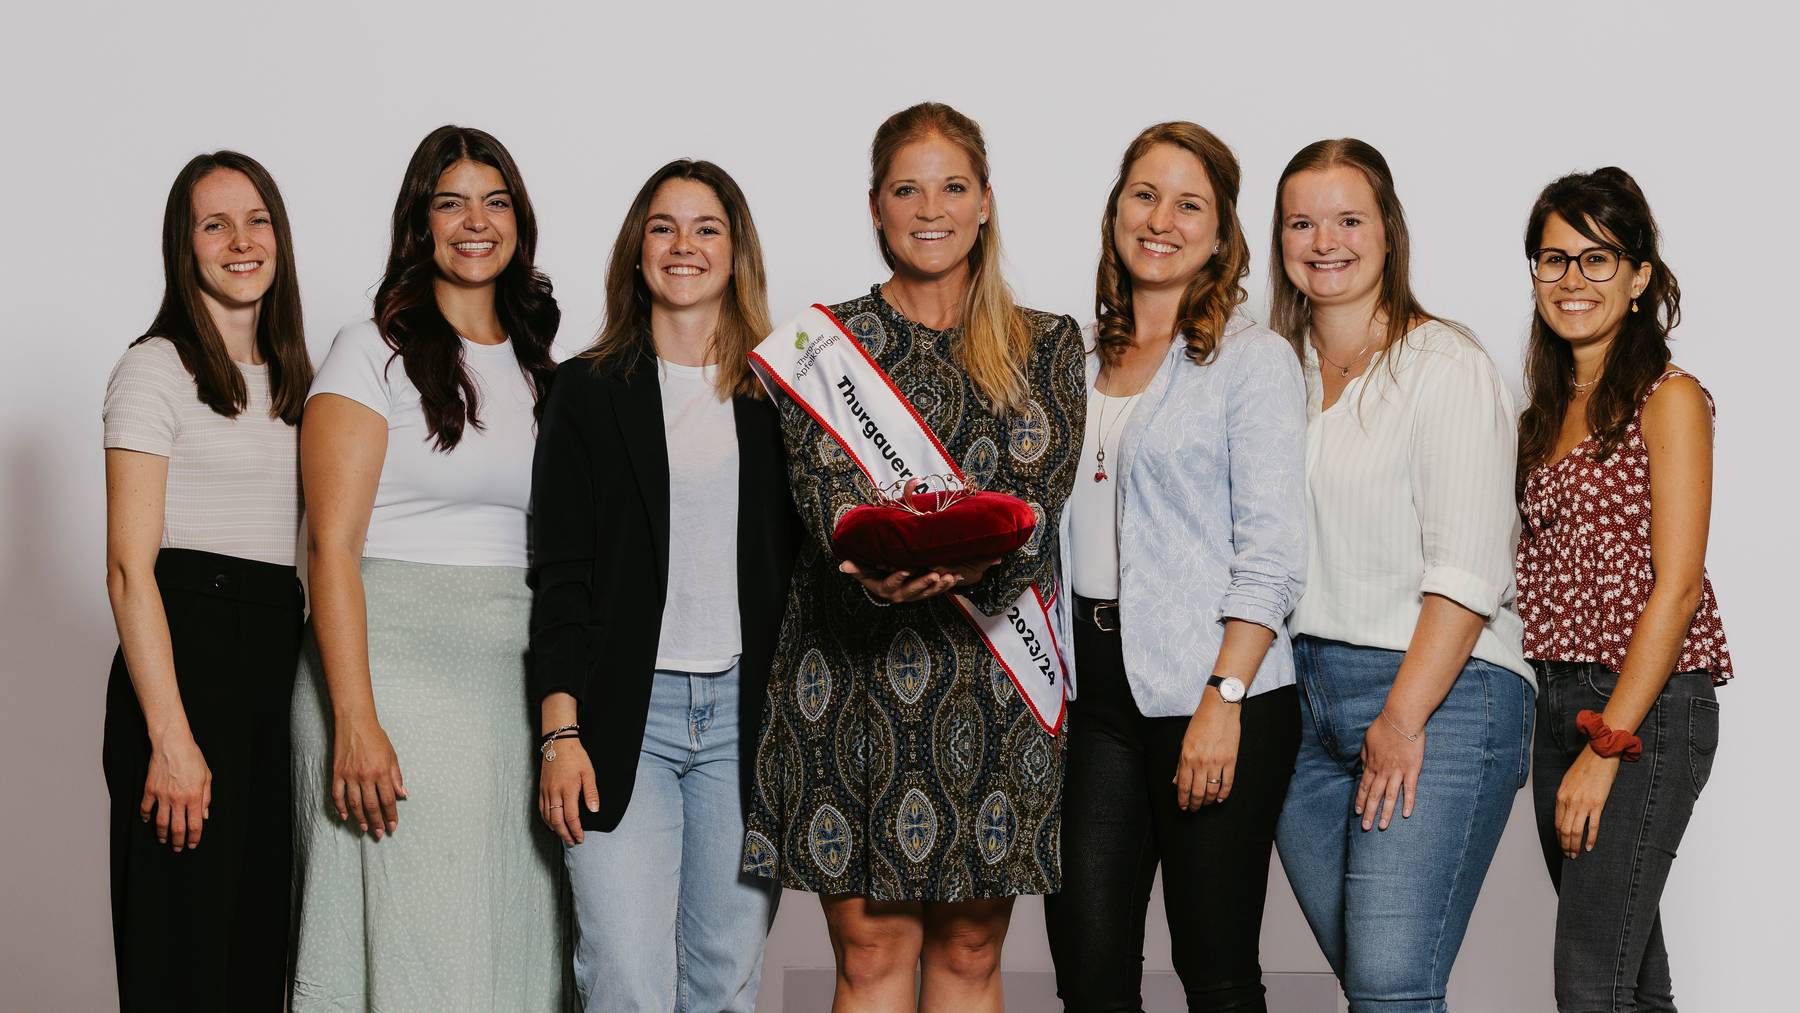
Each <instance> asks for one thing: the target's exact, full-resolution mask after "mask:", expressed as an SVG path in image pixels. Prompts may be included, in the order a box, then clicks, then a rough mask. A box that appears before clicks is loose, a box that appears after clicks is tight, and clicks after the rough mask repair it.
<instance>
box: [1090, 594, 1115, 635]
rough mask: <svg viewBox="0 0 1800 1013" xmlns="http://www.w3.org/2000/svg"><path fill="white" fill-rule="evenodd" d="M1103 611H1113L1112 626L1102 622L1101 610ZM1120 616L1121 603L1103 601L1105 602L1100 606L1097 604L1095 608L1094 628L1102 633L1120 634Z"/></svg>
mask: <svg viewBox="0 0 1800 1013" xmlns="http://www.w3.org/2000/svg"><path fill="white" fill-rule="evenodd" d="M1101 609H1112V611H1113V624H1112V625H1111V626H1108V625H1106V624H1105V623H1103V622H1101V621H1100V610H1101ZM1118 615H1119V603H1118V602H1116V601H1103V602H1100V603H1099V604H1096V605H1095V606H1094V617H1093V623H1094V628H1095V629H1097V630H1099V631H1100V632H1101V633H1117V632H1119V620H1118Z"/></svg>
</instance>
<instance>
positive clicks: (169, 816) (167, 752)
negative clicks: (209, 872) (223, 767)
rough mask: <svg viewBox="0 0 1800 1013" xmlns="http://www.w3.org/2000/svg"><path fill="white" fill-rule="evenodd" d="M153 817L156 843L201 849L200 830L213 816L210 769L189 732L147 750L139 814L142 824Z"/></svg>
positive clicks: (177, 847)
mask: <svg viewBox="0 0 1800 1013" xmlns="http://www.w3.org/2000/svg"><path fill="white" fill-rule="evenodd" d="M152 812H154V813H155V815H156V843H158V844H167V845H170V846H172V847H173V848H174V849H175V850H176V851H177V852H180V851H181V849H183V848H197V847H199V846H200V831H201V829H202V828H203V827H204V825H205V823H206V819H207V817H209V816H211V815H212V769H211V768H210V767H208V766H207V765H206V757H205V756H203V755H201V753H200V746H199V744H198V743H196V742H195V741H194V736H193V734H192V733H183V734H181V735H179V736H174V737H173V740H172V741H168V742H163V743H158V744H155V745H152V746H151V748H150V775H149V776H148V777H146V778H144V798H143V800H142V801H141V802H139V803H138V815H139V816H141V817H142V818H143V820H144V822H145V823H148V822H150V816H151V814H152Z"/></svg>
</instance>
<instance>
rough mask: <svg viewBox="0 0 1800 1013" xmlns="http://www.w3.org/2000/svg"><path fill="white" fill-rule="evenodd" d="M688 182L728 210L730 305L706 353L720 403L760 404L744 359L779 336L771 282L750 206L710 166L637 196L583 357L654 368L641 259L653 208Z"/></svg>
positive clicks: (678, 170)
mask: <svg viewBox="0 0 1800 1013" xmlns="http://www.w3.org/2000/svg"><path fill="white" fill-rule="evenodd" d="M674 179H688V180H693V181H694V182H696V183H703V184H705V185H706V186H707V187H708V188H709V189H711V190H712V192H713V195H714V196H716V197H718V198H719V203H720V204H723V205H724V206H725V218H726V225H727V226H728V227H730V229H731V285H730V287H729V288H727V289H726V290H725V304H724V305H723V306H721V307H719V329H718V330H717V331H714V332H713V336H712V342H711V344H710V345H709V346H708V348H707V351H708V353H709V357H710V358H712V359H713V361H714V362H716V363H717V364H718V366H717V370H718V372H717V379H716V381H715V382H716V383H717V385H718V387H717V389H718V392H719V396H720V397H733V396H736V397H753V398H754V397H762V396H763V388H762V384H760V383H758V382H757V380H756V377H755V375H754V374H752V373H751V372H750V363H749V359H748V358H747V356H748V354H749V352H750V350H751V349H752V348H755V347H756V343H757V342H759V341H761V340H762V339H763V338H765V337H767V336H768V333H769V332H770V331H772V330H774V328H773V327H772V326H770V324H769V295H768V282H767V281H766V280H765V278H764V275H763V258H762V243H761V242H760V241H759V240H758V239H757V237H756V222H755V221H754V220H752V219H751V217H750V202H749V201H748V200H746V199H745V198H744V191H743V190H741V189H740V188H739V187H738V185H737V181H736V180H734V179H732V178H731V174H730V173H728V172H726V171H725V170H724V169H721V168H719V167H718V166H717V165H714V164H713V163H712V162H707V161H700V160H695V159H688V158H678V159H676V160H675V161H673V162H670V163H669V164H667V165H665V166H663V167H662V168H660V169H658V170H656V172H654V173H652V174H651V176H650V178H649V179H647V180H645V181H644V185H643V186H642V187H641V188H639V190H638V193H637V197H636V198H634V199H633V200H632V202H631V210H629V211H627V212H626V213H625V221H624V222H623V223H622V224H621V225H620V226H619V236H618V238H617V239H616V240H614V241H613V249H612V258H611V260H610V261H609V262H608V264H607V269H606V325H605V326H604V327H602V328H601V329H600V336H599V337H598V338H596V339H595V340H594V343H593V344H592V345H590V346H588V348H587V349H586V350H585V351H583V352H582V353H581V357H582V358H584V359H588V360H590V361H591V362H592V363H593V365H594V368H595V369H613V370H618V371H619V372H620V373H621V374H627V373H630V372H631V371H632V370H634V369H636V368H637V367H638V366H639V365H641V364H643V363H646V362H651V361H654V360H655V358H656V349H655V346H654V345H653V344H652V343H651V339H650V288H649V286H648V285H646V284H644V275H643V272H641V271H639V270H638V262H639V261H641V260H643V259H644V227H645V225H646V224H647V223H648V222H649V220H650V202H651V201H653V200H655V198H656V191H657V190H658V189H660V188H661V187H662V185H663V184H664V183H667V182H669V181H670V180H674Z"/></svg>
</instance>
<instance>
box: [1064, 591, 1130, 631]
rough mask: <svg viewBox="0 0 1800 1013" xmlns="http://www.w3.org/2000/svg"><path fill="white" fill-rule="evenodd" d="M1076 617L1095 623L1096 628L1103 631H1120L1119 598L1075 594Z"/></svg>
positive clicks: (1082, 620)
mask: <svg viewBox="0 0 1800 1013" xmlns="http://www.w3.org/2000/svg"><path fill="white" fill-rule="evenodd" d="M1075 618H1076V619H1078V620H1080V621H1081V622H1084V623H1092V624H1094V628H1095V629H1097V630H1099V631H1100V632H1102V633H1117V632H1119V603H1118V600H1117V599H1113V600H1105V599H1100V598H1083V597H1082V596H1080V595H1076V596H1075Z"/></svg>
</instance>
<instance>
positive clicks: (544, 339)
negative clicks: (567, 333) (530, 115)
mask: <svg viewBox="0 0 1800 1013" xmlns="http://www.w3.org/2000/svg"><path fill="white" fill-rule="evenodd" d="M461 161H471V162H479V163H481V164H482V165H487V166H491V167H493V168H494V169H495V170H496V171H497V172H499V173H500V177H501V179H503V180H504V181H505V183H506V189H507V190H508V191H509V192H510V193H511V194H512V201H513V208H514V212H513V213H514V218H515V220H516V221H517V222H518V230H519V239H518V248H517V249H515V250H514V251H513V256H512V260H511V261H509V262H508V263H507V265H506V268H505V270H503V271H502V272H501V273H500V277H499V278H498V279H497V280H496V282H495V285H494V309H495V311H496V313H497V314H498V316H499V317H500V323H501V326H503V327H505V328H506V333H507V336H508V337H509V338H510V339H511V342H512V349H513V355H514V356H516V357H517V358H518V360H519V366H520V368H521V369H523V370H524V371H525V373H526V375H527V376H529V377H530V378H531V383H532V386H533V388H534V389H535V391H536V395H537V401H538V405H539V407H540V409H541V407H542V404H543V399H544V393H545V392H546V391H547V390H548V389H549V384H550V374H551V372H552V371H553V370H554V369H555V368H556V364H555V363H554V362H552V361H551V359H550V343H551V342H552V341H554V340H555V339H556V326H557V324H558V323H559V322H561V320H562V310H561V309H559V308H558V307H557V305H556V297H555V296H554V295H552V294H551V289H550V279H549V278H547V277H545V276H544V274H543V272H541V271H539V270H537V268H536V267H534V266H533V264H532V258H533V257H534V256H535V255H536V253H537V216H536V215H535V214H534V213H533V212H532V210H531V198H530V197H529V196H528V195H527V194H526V192H525V180H524V178H523V177H522V176H521V175H520V174H519V166H518V164H517V163H515V162H514V161H513V157H512V154H511V153H510V152H508V151H507V150H506V146H505V145H503V144H501V143H500V142H499V141H498V140H496V139H495V138H494V137H493V135H491V134H488V133H487V132H485V131H481V130H476V129H474V128H472V127H457V126H443V127H439V128H437V129H436V130H433V131H432V132H431V133H429V134H426V135H425V139H424V140H422V141H420V142H419V146H418V148H417V149H415V150H414V151H413V155H412V160H411V161H410V162H408V163H407V166H406V177H405V179H404V180H402V182H401V184H400V195H399V196H398V197H397V198H395V200H394V223H393V242H392V245H391V246H390V247H389V250H388V261H387V270H386V272H385V273H384V274H383V275H382V278H381V284H380V286H378V287H377V288H376V290H375V326H376V327H377V328H378V329H380V331H381V336H382V338H383V339H384V340H385V341H387V343H388V347H390V348H392V349H393V350H394V354H395V355H396V356H398V357H399V359H400V361H401V363H402V364H403V365H404V366H405V368H406V375H407V377H408V378H409V379H410V380H412V382H413V386H414V387H417V388H418V390H419V404H420V407H421V408H422V409H423V410H424V413H425V426H426V429H427V431H428V432H429V433H430V434H431V435H432V436H433V437H435V439H436V442H437V449H438V450H441V451H446V452H448V451H450V450H452V449H454V448H455V446H456V445H457V443H458V442H460V441H461V440H462V436H463V427H464V426H465V425H471V426H474V427H475V428H476V429H480V428H481V416H480V414H479V409H480V400H479V395H478V394H477V392H476V389H475V381H474V379H473V378H471V377H470V376H469V371H468V369H467V367H465V366H464V365H463V349H462V341H461V340H460V339H459V338H458V337H457V335H456V331H455V329H454V328H452V327H451V326H450V321H448V320H446V319H444V314H443V311H442V310H440V309H438V304H437V296H436V293H435V291H434V287H433V282H434V280H435V279H436V277H437V263H436V261H435V260H433V253H434V252H435V250H436V246H437V243H436V240H435V239H434V238H433V237H432V234H431V195H432V194H433V193H434V192H436V190H437V181H438V178H439V177H441V176H442V175H443V174H444V173H445V171H446V170H448V169H449V168H450V167H451V166H453V165H455V164H456V163H458V162H461Z"/></svg>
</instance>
